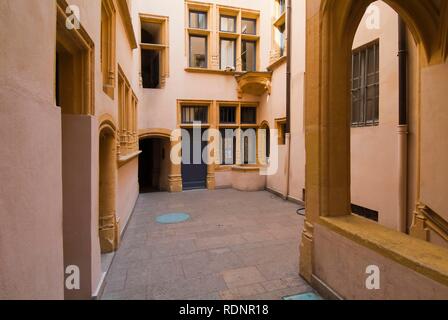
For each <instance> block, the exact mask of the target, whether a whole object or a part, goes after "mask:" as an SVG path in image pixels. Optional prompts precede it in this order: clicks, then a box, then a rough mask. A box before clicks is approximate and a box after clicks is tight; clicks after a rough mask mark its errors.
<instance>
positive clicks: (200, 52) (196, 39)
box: [190, 36, 207, 68]
mask: <svg viewBox="0 0 448 320" xmlns="http://www.w3.org/2000/svg"><path fill="white" fill-rule="evenodd" d="M190 67H193V68H207V37H205V36H190Z"/></svg>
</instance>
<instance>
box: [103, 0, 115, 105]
mask: <svg viewBox="0 0 448 320" xmlns="http://www.w3.org/2000/svg"><path fill="white" fill-rule="evenodd" d="M101 72H102V76H103V91H104V92H105V93H106V94H107V95H108V96H109V97H111V98H112V99H113V98H114V89H115V79H116V78H115V7H114V3H113V1H112V0H103V1H102V2H101Z"/></svg>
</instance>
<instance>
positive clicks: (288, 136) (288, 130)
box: [285, 0, 292, 199]
mask: <svg viewBox="0 0 448 320" xmlns="http://www.w3.org/2000/svg"><path fill="white" fill-rule="evenodd" d="M291 13H292V1H291V0H287V6H286V36H287V39H286V132H285V135H286V147H287V155H286V194H285V199H288V198H289V191H290V186H289V180H290V179H289V173H290V164H291V58H292V57H291V51H292V50H291V46H292V34H291V33H292V14H291Z"/></svg>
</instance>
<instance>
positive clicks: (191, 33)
mask: <svg viewBox="0 0 448 320" xmlns="http://www.w3.org/2000/svg"><path fill="white" fill-rule="evenodd" d="M185 4H186V10H185V14H186V16H187V19H186V25H185V32H186V39H187V44H188V46H189V48H188V50H187V53H188V55H189V56H188V59H187V61H188V67H187V68H186V69H185V71H187V72H207V71H212V70H213V71H222V72H219V73H224V72H241V71H246V70H248V71H255V70H256V69H257V60H258V57H257V54H259V50H257V49H258V48H257V45H258V41H259V39H260V37H259V35H257V32H258V31H257V29H258V26H257V24H258V19H259V17H260V12H259V11H256V10H251V9H241V8H237V7H231V6H221V5H217V4H213V3H203V2H198V1H189V0H186V1H185ZM246 41H247V42H248V43H247V49H248V53H247V54H246V55H245V60H246V61H245V62H244V64H245V66H247V67H245V68H244V69H243V61H242V57H243V53H244V51H245V50H243V44H242V43H243V42H246ZM198 68H201V69H206V70H205V71H202V70H201V71H199V70H197V69H198Z"/></svg>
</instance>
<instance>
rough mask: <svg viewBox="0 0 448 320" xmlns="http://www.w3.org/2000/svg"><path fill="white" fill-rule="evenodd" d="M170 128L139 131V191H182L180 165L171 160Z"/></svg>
mask: <svg viewBox="0 0 448 320" xmlns="http://www.w3.org/2000/svg"><path fill="white" fill-rule="evenodd" d="M173 143H174V142H172V141H171V130H168V129H146V130H141V131H140V133H139V149H140V150H141V151H142V153H141V154H140V156H139V167H138V178H139V185H140V193H149V192H158V191H169V192H180V191H182V175H181V168H180V165H176V164H173V163H172V162H171V158H170V156H171V148H172V145H173Z"/></svg>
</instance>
